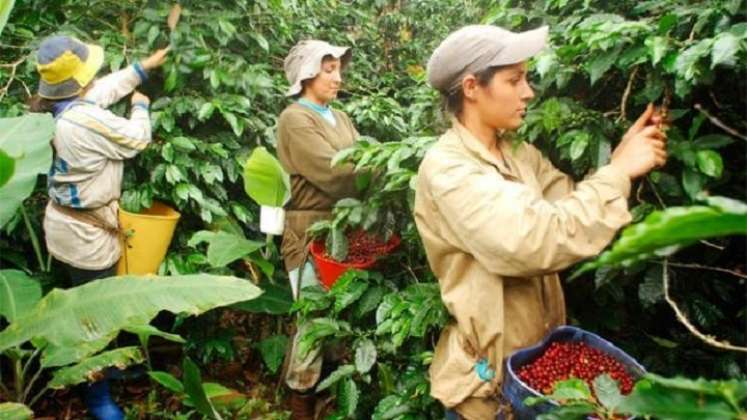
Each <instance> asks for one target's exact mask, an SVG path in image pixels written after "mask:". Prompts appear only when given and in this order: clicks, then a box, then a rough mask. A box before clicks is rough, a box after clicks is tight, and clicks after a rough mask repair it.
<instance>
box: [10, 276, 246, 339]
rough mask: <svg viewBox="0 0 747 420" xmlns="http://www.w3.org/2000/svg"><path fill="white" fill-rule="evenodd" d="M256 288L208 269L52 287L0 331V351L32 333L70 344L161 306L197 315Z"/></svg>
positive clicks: (98, 335)
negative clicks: (199, 271) (207, 270)
mask: <svg viewBox="0 0 747 420" xmlns="http://www.w3.org/2000/svg"><path fill="white" fill-rule="evenodd" d="M260 293H261V291H260V290H259V289H258V288H257V287H256V286H254V285H252V284H251V282H249V281H247V280H244V279H239V278H236V277H229V276H215V275H210V274H193V275H184V276H171V277H161V276H121V277H110V278H106V279H101V280H94V281H92V282H89V283H86V284H84V285H82V286H78V287H74V288H72V289H67V290H60V289H54V290H52V291H51V292H50V293H49V294H47V295H46V296H44V297H43V298H42V300H41V301H40V302H39V303H38V304H37V305H36V307H35V308H34V309H33V310H32V311H31V312H30V313H29V314H28V315H26V316H25V317H23V318H21V319H18V320H16V321H15V322H13V323H12V324H11V325H10V326H8V327H7V328H6V329H5V330H3V331H2V332H0V352H2V351H4V350H6V349H8V348H10V347H14V346H18V345H20V344H22V343H24V342H26V341H29V340H31V339H32V338H37V337H40V338H44V339H45V340H46V341H47V342H49V343H50V344H53V345H56V346H60V347H61V346H70V345H76V344H77V343H80V342H82V341H92V340H97V339H101V338H102V337H106V336H108V335H110V334H112V333H113V332H116V331H118V330H120V329H122V328H124V327H126V326H128V325H132V324H133V323H135V322H140V323H143V324H145V323H147V322H149V321H150V320H151V319H152V318H153V317H154V316H155V315H156V314H157V313H158V312H160V311H163V310H165V311H170V312H172V313H182V312H185V313H189V314H192V315H197V314H200V313H203V312H205V311H207V310H209V309H212V308H216V307H219V306H224V305H230V304H232V303H236V302H240V301H244V300H249V299H253V298H255V297H257V296H259V295H260ZM122 302H127V305H123V304H122Z"/></svg>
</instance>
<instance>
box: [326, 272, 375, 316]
mask: <svg viewBox="0 0 747 420" xmlns="http://www.w3.org/2000/svg"><path fill="white" fill-rule="evenodd" d="M347 279H350V280H348V281H345V280H347ZM343 286H344V287H343ZM366 289H368V283H367V282H365V281H363V280H360V279H359V272H358V271H355V270H348V271H346V272H345V273H343V274H342V276H340V278H339V279H338V280H337V283H335V284H334V286H332V294H333V295H334V297H335V306H334V310H335V313H337V314H339V313H340V312H342V311H343V310H344V309H345V308H347V307H348V306H350V305H351V304H353V303H354V302H355V301H357V300H358V299H359V298H360V297H361V296H362V295H363V293H364V292H365V291H366Z"/></svg>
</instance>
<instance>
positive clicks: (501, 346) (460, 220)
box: [414, 25, 667, 420]
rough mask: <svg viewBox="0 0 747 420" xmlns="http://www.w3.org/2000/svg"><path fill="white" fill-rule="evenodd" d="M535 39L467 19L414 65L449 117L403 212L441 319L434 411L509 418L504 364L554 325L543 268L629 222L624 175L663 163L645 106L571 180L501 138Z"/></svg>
mask: <svg viewBox="0 0 747 420" xmlns="http://www.w3.org/2000/svg"><path fill="white" fill-rule="evenodd" d="M547 34H548V30H547V27H543V28H539V29H535V30H532V31H527V32H522V33H515V32H511V31H508V30H505V29H503V28H499V27H496V26H488V25H472V26H467V27H464V28H462V29H460V30H458V31H456V32H454V33H452V34H451V35H449V36H448V37H447V38H446V39H445V40H444V41H443V42H442V43H441V45H439V46H438V48H436V50H435V51H434V52H433V55H432V56H431V58H430V61H429V62H428V81H429V83H430V85H431V86H432V87H434V88H436V89H437V90H439V91H440V92H441V94H442V96H443V97H444V99H445V101H446V105H447V108H448V109H449V110H450V111H451V113H452V114H453V116H454V118H453V120H452V126H451V129H449V130H448V131H447V132H446V133H445V134H444V135H443V136H441V138H440V139H439V141H438V142H437V143H436V144H435V145H434V146H433V147H432V148H431V149H430V150H428V152H427V153H426V156H425V158H424V159H423V162H422V163H421V165H420V168H419V170H418V178H417V187H416V195H415V209H414V212H415V222H416V224H417V227H418V231H419V232H420V236H421V237H422V239H423V245H424V247H425V251H426V254H427V256H428V262H429V263H430V266H431V268H432V270H433V273H434V274H435V275H436V277H437V278H438V281H439V286H440V289H441V297H442V299H443V302H444V304H445V305H446V308H447V309H448V311H449V313H450V314H451V315H452V316H453V322H451V323H450V324H449V325H448V326H446V328H445V329H444V330H443V332H442V333H441V337H440V339H439V340H438V344H437V345H436V349H435V351H434V355H433V363H432V364H431V367H430V380H431V394H432V395H433V396H434V397H435V398H437V399H438V400H440V401H441V402H442V403H443V404H444V405H445V406H446V407H447V408H448V409H450V411H449V412H448V414H447V418H453V419H456V418H464V419H468V420H493V419H496V418H510V416H511V409H510V407H509V406H508V405H507V404H506V403H505V402H504V401H503V399H502V396H501V393H500V390H501V386H500V385H501V383H502V380H503V370H502V368H503V363H504V359H505V358H506V357H507V356H508V355H510V354H511V353H512V352H514V351H516V350H518V349H520V348H523V347H528V346H530V345H532V344H535V343H537V342H538V341H539V340H540V339H541V338H542V337H543V336H544V335H545V334H547V333H548V332H549V331H550V330H551V329H553V328H555V327H557V326H559V325H561V324H563V323H565V302H564V300H563V289H562V288H561V285H560V281H559V279H558V274H557V272H558V271H560V270H562V269H564V268H566V267H568V266H569V265H571V264H573V263H576V262H578V261H580V260H582V259H584V258H588V257H591V256H593V255H595V254H597V253H599V252H600V251H602V249H603V248H604V247H605V246H606V245H607V244H608V243H609V242H610V241H611V240H612V238H613V237H614V236H615V233H616V232H617V231H618V230H619V229H620V228H622V227H623V226H625V225H626V224H627V223H629V222H630V220H631V216H630V213H629V211H628V195H629V194H630V184H631V180H632V179H634V178H638V177H641V176H643V175H645V174H647V173H648V172H649V171H651V170H653V169H654V168H655V167H657V166H661V165H663V164H664V163H665V162H666V158H667V155H666V150H665V145H666V144H665V142H666V136H665V134H664V133H663V132H662V131H661V130H659V129H658V128H657V127H656V122H657V121H658V120H660V116H658V115H657V114H656V113H655V112H654V110H653V108H652V107H651V106H649V107H648V108H647V109H646V111H645V112H644V113H643V115H641V116H640V118H639V119H638V120H637V121H636V122H635V123H634V124H633V125H632V126H631V127H630V129H629V130H628V132H627V133H626V134H625V136H623V139H622V141H621V142H620V144H619V146H618V147H617V149H616V150H615V151H614V153H613V154H612V159H611V162H610V164H609V165H606V166H602V167H601V168H599V169H598V170H597V171H596V172H595V173H593V174H591V175H590V176H588V177H587V178H586V179H585V180H583V181H581V182H578V183H574V182H573V180H572V179H571V178H570V177H569V176H568V175H566V174H564V173H562V172H560V171H559V170H557V169H556V168H555V167H554V166H553V165H552V163H550V161H548V160H547V159H546V158H545V157H544V156H542V154H541V153H540V152H539V151H538V150H537V149H536V148H535V147H534V146H532V145H530V144H526V143H523V144H517V145H515V146H514V145H512V144H510V143H509V141H508V140H507V139H506V137H505V136H504V133H505V132H507V131H511V130H516V129H518V128H519V127H520V126H521V124H522V121H523V118H524V114H525V112H526V109H527V104H528V103H529V101H531V100H532V98H533V97H534V92H533V90H532V88H531V86H530V85H529V82H528V81H527V63H526V62H527V60H529V58H530V57H532V56H533V55H535V54H537V53H538V52H540V50H542V48H543V47H544V46H545V43H546V39H547Z"/></svg>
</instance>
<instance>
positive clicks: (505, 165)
mask: <svg viewBox="0 0 747 420" xmlns="http://www.w3.org/2000/svg"><path fill="white" fill-rule="evenodd" d="M451 131H452V132H453V133H454V136H455V137H456V138H457V139H459V141H460V142H461V143H462V144H463V145H464V147H465V148H466V149H467V151H468V152H470V153H471V154H472V155H473V156H475V157H477V158H478V159H480V160H483V161H485V162H487V163H489V164H491V165H492V166H494V167H495V168H496V169H497V170H498V172H500V173H501V175H504V176H505V177H507V178H509V179H519V175H518V173H516V171H515V167H516V162H515V161H514V160H513V159H512V158H511V157H510V155H511V153H512V151H511V145H510V144H507V143H506V142H505V141H500V142H498V147H499V148H500V149H501V154H502V155H503V160H504V161H505V162H501V160H500V159H498V158H497V157H495V155H493V154H492V153H490V151H489V150H488V149H487V148H486V147H485V145H484V144H482V142H481V141H480V140H479V139H478V138H477V137H475V136H474V135H473V134H472V132H471V131H469V130H468V129H467V127H465V126H464V125H462V123H460V122H459V120H457V119H456V118H452V120H451Z"/></svg>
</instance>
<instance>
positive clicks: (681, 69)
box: [674, 39, 713, 81]
mask: <svg viewBox="0 0 747 420" xmlns="http://www.w3.org/2000/svg"><path fill="white" fill-rule="evenodd" d="M712 42H713V40H712V39H704V40H702V41H700V42H698V43H697V44H695V45H693V46H691V47H689V48H688V49H686V50H685V51H683V52H682V53H680V54H679V55H678V56H677V61H676V62H675V63H674V68H675V71H676V72H677V74H678V75H679V76H680V77H681V78H683V79H684V80H686V81H690V80H693V79H694V78H696V77H697V76H699V75H700V72H701V69H700V68H699V67H698V63H699V62H700V60H701V59H702V58H703V57H705V56H707V55H708V53H709V52H710V50H711V44H712Z"/></svg>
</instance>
